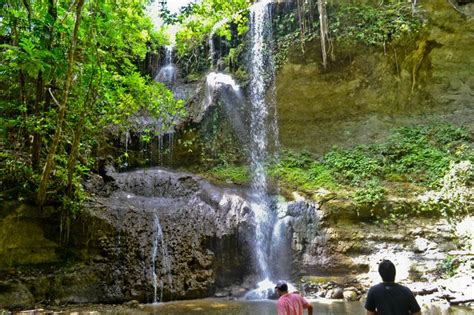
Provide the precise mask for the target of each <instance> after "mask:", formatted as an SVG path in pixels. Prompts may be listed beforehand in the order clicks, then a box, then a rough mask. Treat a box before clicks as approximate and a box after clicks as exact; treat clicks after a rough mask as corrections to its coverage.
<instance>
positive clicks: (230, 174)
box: [207, 166, 250, 185]
mask: <svg viewBox="0 0 474 315" xmlns="http://www.w3.org/2000/svg"><path fill="white" fill-rule="evenodd" d="M207 173H208V174H209V175H211V176H212V177H214V178H216V179H218V180H220V181H223V182H227V183H234V184H238V185H243V184H248V183H249V182H250V170H249V169H248V167H246V166H219V167H215V168H212V169H211V170H209V171H208V172H207Z"/></svg>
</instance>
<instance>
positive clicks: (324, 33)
mask: <svg viewBox="0 0 474 315" xmlns="http://www.w3.org/2000/svg"><path fill="white" fill-rule="evenodd" d="M318 11H319V28H320V30H321V54H322V57H323V67H324V68H325V69H326V67H327V59H328V53H327V48H326V39H327V37H328V18H327V13H326V0H318Z"/></svg>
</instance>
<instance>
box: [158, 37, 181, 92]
mask: <svg viewBox="0 0 474 315" xmlns="http://www.w3.org/2000/svg"><path fill="white" fill-rule="evenodd" d="M177 75H178V70H177V68H176V66H175V65H174V64H173V46H165V61H164V64H163V66H162V67H161V69H160V71H159V72H158V74H157V75H156V77H155V81H158V82H161V83H164V84H165V85H167V86H168V87H170V86H172V85H173V84H174V82H175V81H176V78H177Z"/></svg>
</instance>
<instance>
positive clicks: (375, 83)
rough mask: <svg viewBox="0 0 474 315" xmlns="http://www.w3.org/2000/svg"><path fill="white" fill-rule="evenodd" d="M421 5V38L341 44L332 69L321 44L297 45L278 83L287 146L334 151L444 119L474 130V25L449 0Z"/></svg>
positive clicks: (281, 127)
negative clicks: (374, 45) (369, 44)
mask: <svg viewBox="0 0 474 315" xmlns="http://www.w3.org/2000/svg"><path fill="white" fill-rule="evenodd" d="M362 2H364V1H353V3H362ZM418 7H419V10H422V11H423V12H424V16H425V18H426V23H427V24H426V26H427V28H426V30H427V31H426V32H424V33H423V34H420V36H419V37H418V38H416V39H415V40H413V41H412V42H410V41H408V40H404V41H403V42H402V43H401V44H395V45H392V44H390V45H387V47H386V50H385V51H384V49H383V48H380V49H374V48H371V47H351V48H349V49H344V48H343V47H341V46H342V45H338V43H337V42H335V43H334V50H333V53H334V56H335V60H334V61H330V62H329V65H328V68H327V69H323V67H322V65H321V64H322V60H321V49H320V44H319V39H314V40H313V41H311V42H309V43H307V44H306V45H305V51H304V53H303V52H301V48H300V45H299V44H294V45H293V47H292V48H291V49H290V52H289V56H288V62H287V63H286V64H284V65H283V66H282V67H281V68H280V70H279V72H278V73H277V78H276V86H277V92H276V95H277V106H278V116H279V130H280V140H281V144H282V145H283V146H284V147H286V148H290V149H294V150H303V149H307V150H310V151H312V152H315V153H318V154H323V153H325V152H326V151H327V150H329V149H331V148H332V147H333V146H335V145H337V146H339V147H351V146H353V145H354V144H362V143H369V142H373V141H377V140H379V139H382V138H383V137H385V136H386V135H387V132H388V131H389V130H390V129H393V128H397V127H401V126H404V125H410V124H420V123H421V124H423V123H427V122H432V121H439V120H441V121H447V122H450V123H453V124H464V125H469V126H471V127H473V122H472V121H473V120H472V117H473V112H474V109H473V106H472V97H473V95H474V85H473V83H474V79H473V78H474V67H473V64H474V46H473V45H472V44H471V42H472V29H473V27H474V20H473V19H472V18H467V17H465V16H463V15H462V14H460V13H459V12H456V10H454V9H453V8H452V7H451V6H450V4H449V2H448V1H444V0H432V1H427V2H421V1H419V2H418ZM464 7H466V6H464ZM329 28H330V29H331V25H329ZM301 126H304V128H302V127H301Z"/></svg>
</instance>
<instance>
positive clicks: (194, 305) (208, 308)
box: [0, 299, 473, 315]
mask: <svg viewBox="0 0 474 315" xmlns="http://www.w3.org/2000/svg"><path fill="white" fill-rule="evenodd" d="M311 304H312V305H313V308H314V312H313V313H314V314H318V315H363V314H365V310H364V308H363V305H362V304H361V303H359V302H351V303H349V302H342V301H328V300H324V299H321V300H318V301H317V302H312V303H311ZM0 314H11V313H8V312H4V313H2V311H1V310H0ZM14 314H21V315H43V314H48V315H49V314H51V315H53V314H54V315H56V314H57V315H92V314H93V315H114V314H121V315H123V314H133V315H151V314H153V315H155V314H156V315H184V314H186V315H187V314H196V315H197V314H199V315H275V314H276V301H270V300H259V301H228V300H221V299H202V300H190V301H176V302H167V303H158V304H146V305H141V306H140V307H139V308H134V309H130V308H126V307H124V306H112V305H108V306H107V305H89V306H77V307H74V306H71V307H69V308H68V309H67V310H62V311H46V310H31V311H23V312H18V313H14ZM423 314H424V315H425V314H431V315H468V314H473V310H472V309H469V308H462V307H456V308H447V309H442V308H440V307H435V306H430V307H429V308H424V309H423Z"/></svg>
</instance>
